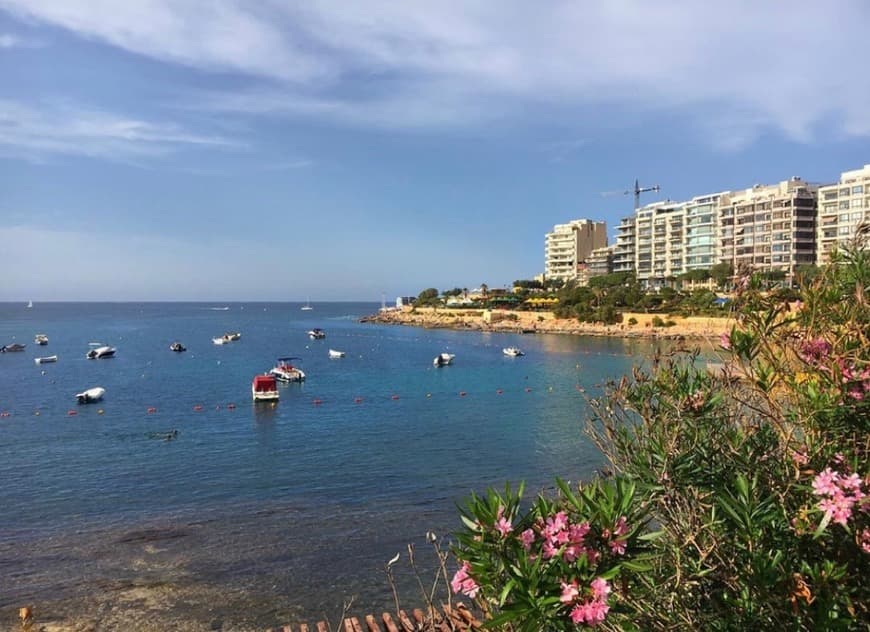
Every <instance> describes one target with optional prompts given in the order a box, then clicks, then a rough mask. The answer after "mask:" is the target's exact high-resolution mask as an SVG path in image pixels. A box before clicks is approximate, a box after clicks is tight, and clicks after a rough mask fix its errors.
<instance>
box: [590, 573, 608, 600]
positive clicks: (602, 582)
mask: <svg viewBox="0 0 870 632" xmlns="http://www.w3.org/2000/svg"><path fill="white" fill-rule="evenodd" d="M590 586H591V587H592V597H593V598H594V599H596V600H598V601H607V595H609V594H610V584H609V583H608V582H607V580H606V579H602V578H601V577H596V578H595V579H593V580H592V583H591V584H590Z"/></svg>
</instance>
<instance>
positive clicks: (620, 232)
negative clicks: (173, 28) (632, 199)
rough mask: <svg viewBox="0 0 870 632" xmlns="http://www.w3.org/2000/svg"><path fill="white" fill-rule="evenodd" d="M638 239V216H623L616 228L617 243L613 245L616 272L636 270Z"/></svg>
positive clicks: (613, 263) (613, 264)
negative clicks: (635, 252) (635, 259)
mask: <svg viewBox="0 0 870 632" xmlns="http://www.w3.org/2000/svg"><path fill="white" fill-rule="evenodd" d="M636 241H637V221H636V217H635V216H634V215H632V216H631V217H623V218H622V219H621V220H620V221H619V226H618V227H617V228H616V245H615V246H614V247H613V262H612V264H611V265H612V267H613V271H614V272H633V271H634V251H635V246H636Z"/></svg>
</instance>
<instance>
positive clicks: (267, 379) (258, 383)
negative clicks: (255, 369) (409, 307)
mask: <svg viewBox="0 0 870 632" xmlns="http://www.w3.org/2000/svg"><path fill="white" fill-rule="evenodd" d="M251 396H252V397H253V398H254V401H255V402H277V401H278V398H279V397H280V395H279V394H278V383H277V381H276V379H275V376H274V375H256V376H254V381H253V382H252V383H251Z"/></svg>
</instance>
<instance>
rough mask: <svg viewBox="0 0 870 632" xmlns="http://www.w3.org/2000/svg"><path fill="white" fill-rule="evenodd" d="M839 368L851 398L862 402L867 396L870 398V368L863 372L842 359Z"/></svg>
mask: <svg viewBox="0 0 870 632" xmlns="http://www.w3.org/2000/svg"><path fill="white" fill-rule="evenodd" d="M839 368H840V376H841V377H842V380H843V385H844V387H845V389H846V393H847V394H848V395H849V397H851V398H852V399H854V400H855V401H858V402H860V401H863V400H864V397H865V396H870V366H868V367H865V368H864V369H863V370H862V369H859V368H858V367H857V366H855V365H853V364H847V363H846V362H845V361H844V360H843V359H840V360H839Z"/></svg>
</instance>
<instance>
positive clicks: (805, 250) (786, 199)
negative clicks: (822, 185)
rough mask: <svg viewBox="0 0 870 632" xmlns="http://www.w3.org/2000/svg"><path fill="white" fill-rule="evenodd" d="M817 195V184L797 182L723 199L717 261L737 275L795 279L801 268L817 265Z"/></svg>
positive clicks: (756, 186) (720, 204) (720, 199)
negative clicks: (773, 274) (747, 273)
mask: <svg viewBox="0 0 870 632" xmlns="http://www.w3.org/2000/svg"><path fill="white" fill-rule="evenodd" d="M817 194H818V186H817V185H812V184H808V183H806V182H804V181H803V180H801V179H800V178H797V177H794V178H791V179H789V180H784V181H783V182H780V183H779V184H772V185H760V184H757V185H755V186H753V187H751V188H749V189H745V190H742V191H736V192H729V193H726V194H722V195H720V197H719V205H718V214H719V221H718V227H717V232H718V242H719V243H718V252H717V254H716V258H717V259H718V261H722V262H726V263H730V264H731V266H732V267H733V269H734V270H735V271H740V270H752V271H755V272H768V273H771V272H782V273H784V275H785V277H786V279H792V278H793V277H794V272H795V268H797V266H800V265H805V264H813V263H815V261H816V247H815V246H816V241H815V238H816V202H817ZM718 261H716V262H714V263H718Z"/></svg>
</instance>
